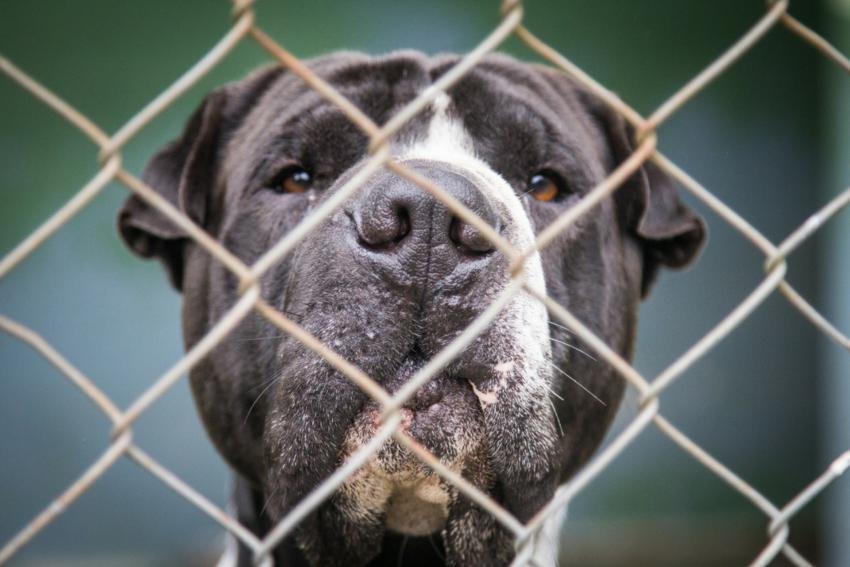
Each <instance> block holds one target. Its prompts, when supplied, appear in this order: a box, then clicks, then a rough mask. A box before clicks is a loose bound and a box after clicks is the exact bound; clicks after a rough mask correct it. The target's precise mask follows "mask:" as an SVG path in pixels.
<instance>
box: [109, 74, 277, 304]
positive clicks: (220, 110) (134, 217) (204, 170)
mask: <svg viewBox="0 0 850 567" xmlns="http://www.w3.org/2000/svg"><path fill="white" fill-rule="evenodd" d="M280 73H281V69H280V68H279V67H269V68H266V69H263V70H260V71H258V72H256V73H254V74H252V75H251V76H249V77H248V78H246V79H245V80H243V81H241V82H239V83H234V84H231V85H226V86H224V87H221V88H219V89H216V90H215V91H213V92H212V93H210V94H209V95H207V97H206V98H205V99H204V101H203V102H202V103H201V105H200V107H199V108H198V109H197V110H195V112H194V114H192V117H191V118H190V119H189V122H188V123H187V124H186V127H185V128H184V130H183V133H182V134H181V135H180V137H179V138H178V139H177V140H175V141H173V142H171V143H170V144H168V145H167V146H165V147H164V148H163V149H162V150H160V151H159V152H158V153H157V154H156V155H154V157H153V158H152V159H151V160H150V161H149V162H148V164H147V166H146V167H145V170H144V173H143V174H142V179H143V180H144V182H145V183H146V184H147V185H149V186H150V187H152V188H153V189H155V190H156V191H157V192H158V193H159V194H160V195H162V196H163V197H165V198H166V199H167V200H168V201H169V202H170V203H171V204H172V205H174V206H175V207H177V208H178V209H179V210H180V211H181V212H183V213H184V214H185V215H186V216H188V217H189V218H190V219H191V220H192V221H193V222H195V223H196V224H197V225H198V226H200V227H202V228H205V229H209V228H210V227H209V220H210V211H209V205H210V202H211V198H212V193H213V190H214V189H213V188H214V184H215V178H216V172H217V169H216V165H217V163H218V161H219V159H218V158H219V150H220V148H221V146H222V145H223V143H224V142H225V141H226V140H227V138H228V134H229V133H231V132H232V131H233V130H234V129H235V128H236V127H237V126H238V125H239V124H240V123H241V121H242V119H243V118H244V117H245V115H246V114H247V113H248V112H249V111H250V109H251V107H252V106H253V105H254V103H255V102H256V100H257V99H258V98H259V97H260V96H261V95H262V94H263V93H264V92H265V91H266V89H267V88H268V86H269V85H270V84H271V83H272V81H273V80H274V79H275V78H277V76H278V75H279V74H280ZM118 231H119V233H120V234H121V237H122V238H123V239H124V242H126V244H127V245H128V246H129V247H130V249H131V250H132V251H133V252H135V253H136V254H138V255H140V256H142V257H145V258H157V259H158V260H160V261H161V262H162V264H163V266H164V267H165V270H166V272H167V273H168V277H169V280H170V281H171V284H172V285H173V286H174V287H175V288H176V289H177V290H181V289H182V287H183V257H184V251H185V247H186V243H187V238H188V236H187V234H186V233H185V232H184V231H183V230H181V229H180V228H179V227H178V226H176V225H175V224H174V223H172V222H171V221H170V220H168V218H167V217H166V216H165V215H163V214H162V213H161V212H159V211H158V210H157V209H156V208H154V207H153V206H151V205H149V204H148V203H147V202H146V201H145V200H144V199H142V198H141V197H139V196H138V195H135V194H133V195H131V196H130V197H128V198H127V200H126V201H125V202H124V206H123V207H122V208H121V211H120V212H119V213H118Z"/></svg>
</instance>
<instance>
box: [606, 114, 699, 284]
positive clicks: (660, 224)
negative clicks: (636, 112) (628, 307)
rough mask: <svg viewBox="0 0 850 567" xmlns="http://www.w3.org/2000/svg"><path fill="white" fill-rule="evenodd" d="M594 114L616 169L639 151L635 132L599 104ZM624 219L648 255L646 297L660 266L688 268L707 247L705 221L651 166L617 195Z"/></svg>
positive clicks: (643, 166) (672, 184) (646, 262)
mask: <svg viewBox="0 0 850 567" xmlns="http://www.w3.org/2000/svg"><path fill="white" fill-rule="evenodd" d="M589 106H590V108H591V114H592V115H593V116H594V118H595V119H596V120H597V121H598V122H599V125H600V127H601V129H602V131H603V132H604V134H605V136H606V138H607V141H608V145H609V146H610V149H611V154H612V158H613V163H612V164H611V167H612V170H613V168H615V167H617V166H618V165H619V164H621V163H622V162H623V161H625V160H626V159H628V157H629V156H630V155H631V154H632V152H633V151H634V149H635V145H634V143H633V139H634V135H633V131H632V128H631V127H630V126H629V125H628V124H627V123H626V121H625V119H623V117H622V116H620V114H619V113H617V112H616V111H614V110H613V109H611V108H610V107H609V106H608V105H607V104H605V103H603V102H601V101H599V100H595V101H593V102H592V103H591V104H590V105H589ZM614 199H615V201H616V203H617V205H618V208H619V210H620V212H621V215H622V216H621V218H622V219H623V222H624V223H625V225H626V227H627V230H629V231H630V232H631V234H632V236H634V237H635V238H636V239H637V240H638V242H640V244H641V247H642V250H643V279H642V282H641V293H642V295H643V296H644V297H646V295H647V294H648V293H649V290H650V288H651V287H652V284H653V282H654V281H655V278H656V276H657V275H658V269H659V267H660V266H666V267H668V268H682V267H684V266H687V265H688V264H690V263H691V262H692V261H693V260H694V259H696V257H697V256H698V255H699V253H700V251H701V250H702V247H703V245H704V244H705V239H706V232H707V231H706V226H705V222H704V221H703V220H702V218H700V217H699V216H698V215H697V214H696V213H694V212H693V211H692V210H691V209H690V208H688V207H687V206H686V205H685V204H684V203H683V202H682V201H681V200H680V199H679V195H678V192H677V190H676V186H675V184H674V183H673V180H672V179H671V178H670V177H669V176H667V175H666V174H665V173H664V172H663V171H661V169H659V168H658V166H656V165H655V164H654V163H652V162H650V161H647V162H644V164H643V165H642V166H641V168H640V169H639V170H638V171H637V172H636V173H635V174H634V175H632V177H630V178H629V179H628V180H627V181H626V182H625V183H624V185H623V186H622V187H620V188H619V189H618V190H617V191H616V193H615V194H614Z"/></svg>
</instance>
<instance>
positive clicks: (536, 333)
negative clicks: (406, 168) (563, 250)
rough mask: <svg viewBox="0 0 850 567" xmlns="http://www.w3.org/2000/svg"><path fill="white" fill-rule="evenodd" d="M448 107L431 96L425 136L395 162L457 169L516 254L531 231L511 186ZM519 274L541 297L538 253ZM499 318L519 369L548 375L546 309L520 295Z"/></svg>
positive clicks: (531, 240) (448, 99)
mask: <svg viewBox="0 0 850 567" xmlns="http://www.w3.org/2000/svg"><path fill="white" fill-rule="evenodd" d="M451 104H452V100H451V97H449V95H447V94H446V93H440V94H439V95H437V97H436V98H435V99H434V101H433V102H432V104H431V109H432V111H433V114H434V115H433V117H432V119H431V122H430V124H429V125H428V131H427V133H426V135H425V136H424V138H422V139H419V140H416V141H415V142H414V143H413V144H412V145H410V146H408V147H405V148H399V151H398V159H399V160H401V161H404V160H412V159H423V160H433V161H442V162H445V163H448V164H451V165H453V166H455V167H457V168H459V169H461V170H462V171H463V172H464V173H465V174H466V175H467V176H469V177H470V178H471V179H472V180H474V181H475V182H476V184H477V185H478V187H479V188H480V189H481V190H482V191H484V192H485V194H486V196H487V197H488V199H490V202H491V203H492V204H493V205H494V206H495V208H496V209H497V210H498V211H499V213H500V216H501V217H502V219H503V221H504V224H505V226H504V230H503V236H504V237H505V239H506V240H507V241H508V242H509V243H510V244H511V245H512V246H514V247H515V248H516V249H518V250H524V249H526V248H528V247H530V246H532V245H533V243H534V239H535V238H534V228H533V226H532V222H531V219H530V218H529V216H528V214H527V213H526V209H525V207H524V206H523V204H522V201H521V200H520V198H519V196H518V195H517V194H516V191H515V190H514V189H513V187H511V185H510V184H509V183H508V182H507V181H506V180H505V179H504V178H503V177H502V176H501V175H500V174H499V173H498V172H496V171H494V170H493V168H492V167H490V165H489V164H487V163H486V162H485V161H484V160H482V159H481V158H479V157H478V156H477V155H476V154H475V145H474V143H473V141H472V138H471V137H470V135H469V132H467V131H466V129H465V128H464V126H463V122H462V121H461V120H460V119H459V118H455V117H453V116H451V115H450V113H449V107H450V106H451ZM524 272H525V276H526V281H527V283H528V285H529V286H530V287H531V288H533V289H534V290H536V291H538V292H540V293H545V291H546V283H545V280H544V278H543V265H542V263H541V258H540V254H539V253H538V252H535V253H534V254H532V255H531V256H530V257H529V258H528V259H527V260H526V262H525V266H524ZM503 315H505V317H504V319H505V321H507V322H508V324H509V325H511V326H512V327H513V328H514V329H515V333H514V336H515V339H516V344H515V350H516V351H517V354H519V355H520V356H522V357H523V360H524V364H523V366H524V367H525V368H534V369H535V370H536V373H539V374H540V375H541V377H542V376H548V375H549V374H550V372H549V369H548V364H549V360H550V359H551V349H550V345H549V325H548V314H547V313H546V308H545V307H544V306H543V305H542V304H541V303H540V302H539V301H537V299H535V298H533V297H531V296H530V295H529V294H528V293H520V294H518V295H517V296H516V297H515V298H514V299H513V300H512V301H511V302H510V304H509V306H508V307H507V308H506V309H505V311H504V312H503ZM529 378H531V379H534V378H532V377H529ZM548 381H549V380H548V379H547V380H546V382H548Z"/></svg>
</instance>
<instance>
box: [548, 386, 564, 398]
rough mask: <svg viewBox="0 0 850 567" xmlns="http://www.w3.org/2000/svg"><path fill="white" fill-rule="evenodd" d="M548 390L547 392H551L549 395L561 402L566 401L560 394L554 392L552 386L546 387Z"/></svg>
mask: <svg viewBox="0 0 850 567" xmlns="http://www.w3.org/2000/svg"><path fill="white" fill-rule="evenodd" d="M546 389H547V390H549V393H550V394H552V395H553V396H555V397H556V398H558V399H559V400H561V401H562V402H563V401H564V398H562V397H561V396H560V394H558V393H557V392H556V391H555V390H553V389H552V386H549V385H547V386H546Z"/></svg>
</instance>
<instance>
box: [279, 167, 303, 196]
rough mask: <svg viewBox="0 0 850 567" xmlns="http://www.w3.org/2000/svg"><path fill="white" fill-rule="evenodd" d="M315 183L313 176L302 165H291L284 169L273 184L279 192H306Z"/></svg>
mask: <svg viewBox="0 0 850 567" xmlns="http://www.w3.org/2000/svg"><path fill="white" fill-rule="evenodd" d="M312 184H313V176H312V175H310V172H308V171H307V170H306V169H303V168H301V167H297V166H296V167H290V168H287V169H286V170H284V171H283V172H282V173H281V174H280V175H279V176H278V178H277V182H275V183H274V184H273V187H272V188H273V189H274V190H275V191H276V192H277V193H304V192H305V191H307V190H308V189H310V186H311V185H312Z"/></svg>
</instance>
